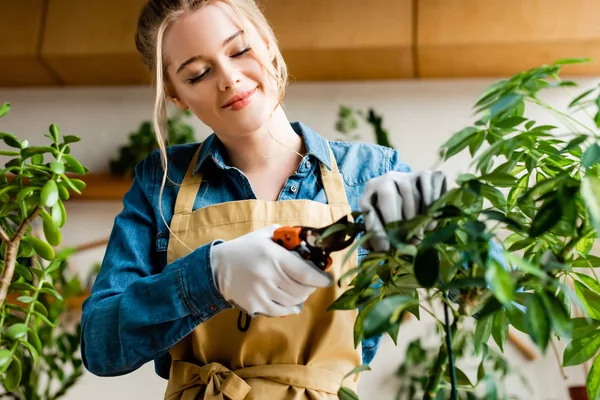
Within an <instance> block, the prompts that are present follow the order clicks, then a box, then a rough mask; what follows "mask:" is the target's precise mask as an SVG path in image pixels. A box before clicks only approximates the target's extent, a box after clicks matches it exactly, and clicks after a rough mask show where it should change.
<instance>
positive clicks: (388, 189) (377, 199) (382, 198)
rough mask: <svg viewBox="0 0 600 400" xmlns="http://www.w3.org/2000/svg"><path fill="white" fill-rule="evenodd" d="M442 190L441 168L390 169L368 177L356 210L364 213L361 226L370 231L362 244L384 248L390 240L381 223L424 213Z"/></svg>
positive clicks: (382, 250) (443, 182)
mask: <svg viewBox="0 0 600 400" xmlns="http://www.w3.org/2000/svg"><path fill="white" fill-rule="evenodd" d="M446 191H447V184H446V175H445V174H444V173H443V172H441V171H429V170H427V171H422V172H397V171H391V172H388V173H386V174H384V175H381V176H378V177H376V178H373V179H371V180H370V181H369V182H367V185H366V188H365V192H364V194H363V196H362V198H361V199H360V200H359V207H360V210H361V211H362V212H363V213H365V216H364V217H365V228H366V230H367V232H373V236H372V237H371V238H370V239H369V240H368V241H367V242H365V245H364V247H365V248H366V249H372V250H375V251H377V252H385V251H388V250H389V249H390V242H389V240H388V238H387V235H386V233H385V226H386V225H387V224H389V223H391V222H396V221H401V220H409V219H412V218H414V217H415V216H417V215H420V214H424V213H425V212H426V211H427V208H428V207H429V205H430V204H431V203H433V202H434V201H436V200H437V199H439V198H440V196H442V195H443V194H444V193H446Z"/></svg>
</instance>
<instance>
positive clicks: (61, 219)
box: [50, 199, 67, 228]
mask: <svg viewBox="0 0 600 400" xmlns="http://www.w3.org/2000/svg"><path fill="white" fill-rule="evenodd" d="M50 214H51V216H52V223H53V224H54V225H56V227H58V228H62V227H63V226H64V225H65V222H66V219H67V210H66V209H65V205H64V204H63V202H62V200H61V199H58V200H57V201H56V204H54V205H53V206H52V208H51V210H50Z"/></svg>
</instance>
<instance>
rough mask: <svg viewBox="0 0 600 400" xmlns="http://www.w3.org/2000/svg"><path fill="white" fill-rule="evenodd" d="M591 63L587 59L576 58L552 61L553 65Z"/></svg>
mask: <svg viewBox="0 0 600 400" xmlns="http://www.w3.org/2000/svg"><path fill="white" fill-rule="evenodd" d="M590 61H592V59H591V58H589V57H578V58H560V59H558V60H556V61H554V62H553V63H552V64H553V65H566V64H581V63H586V62H590Z"/></svg>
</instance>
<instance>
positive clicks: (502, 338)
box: [492, 310, 508, 352]
mask: <svg viewBox="0 0 600 400" xmlns="http://www.w3.org/2000/svg"><path fill="white" fill-rule="evenodd" d="M493 316H494V323H493V326H492V337H493V338H494V341H495V342H496V344H497V345H498V347H499V348H500V351H502V352H504V344H505V343H506V338H507V337H508V319H507V317H506V313H505V312H504V310H500V311H498V312H496V313H494V314H493Z"/></svg>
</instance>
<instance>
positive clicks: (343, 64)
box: [261, 0, 414, 81]
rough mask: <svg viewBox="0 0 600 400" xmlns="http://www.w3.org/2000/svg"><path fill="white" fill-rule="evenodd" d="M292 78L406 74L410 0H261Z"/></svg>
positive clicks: (410, 73)
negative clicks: (368, 0) (367, 0)
mask: <svg viewBox="0 0 600 400" xmlns="http://www.w3.org/2000/svg"><path fill="white" fill-rule="evenodd" d="M261 3H262V8H263V11H264V13H265V16H266V17H267V20H269V22H270V24H271V26H272V27H273V30H274V31H275V34H276V35H277V38H278V40H279V42H280V47H281V49H282V52H283V56H284V58H285V60H286V63H287V64H288V68H289V73H290V75H292V77H293V78H292V79H295V80H297V81H306V80H319V81H323V80H357V79H395V78H410V77H412V76H413V75H414V69H413V47H412V43H413V40H412V30H413V23H412V21H413V0H372V1H370V2H365V1H364V0H326V1H323V0H301V1H298V0H294V1H290V0H262V2H261Z"/></svg>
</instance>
